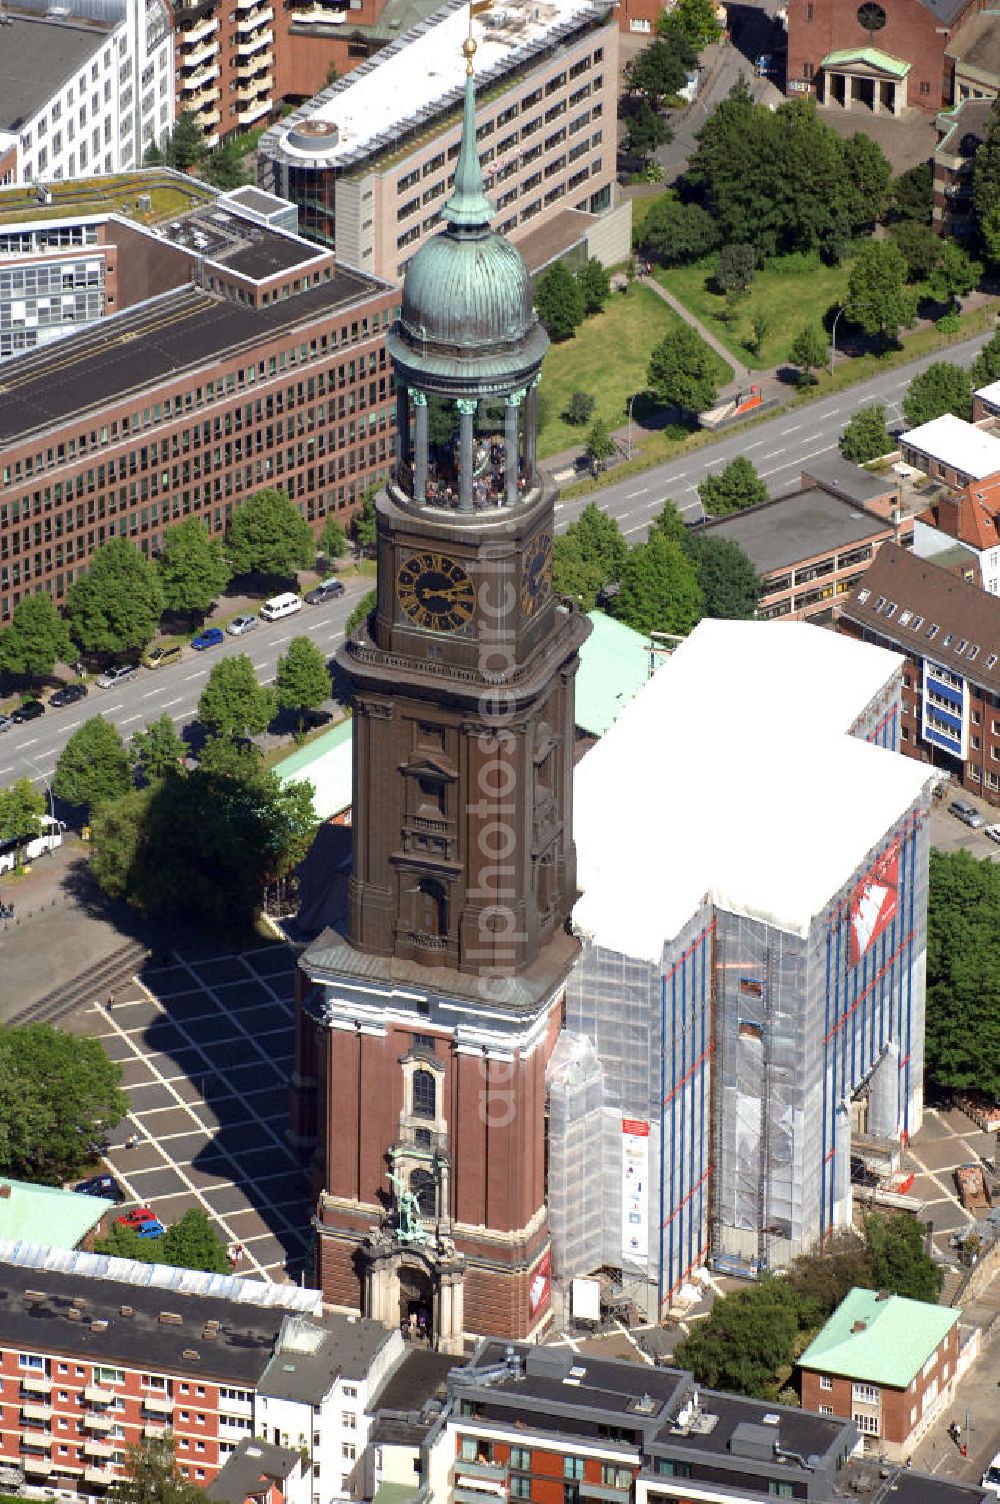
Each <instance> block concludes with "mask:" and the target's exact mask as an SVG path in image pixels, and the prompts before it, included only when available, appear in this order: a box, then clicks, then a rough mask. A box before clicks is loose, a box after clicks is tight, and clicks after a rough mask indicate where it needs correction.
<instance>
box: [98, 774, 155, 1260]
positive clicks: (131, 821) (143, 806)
mask: <svg viewBox="0 0 1000 1504" xmlns="http://www.w3.org/2000/svg"><path fill="white" fill-rule="evenodd" d="M151 800H152V789H151V788H145V789H132V790H131V792H130V793H127V794H122V795H121V796H120V797H119V798H117V799H111V800H109V802H108V803H107V804H103V805H102V806H101V808H100V809H99V810H97V811H96V813H95V814H94V817H93V819H92V820H91V822H90V823H91V832H90V839H91V851H90V875H91V877H92V878H93V879H94V881H95V882H96V884H97V886H98V887H99V888H100V890H101V892H102V893H105V894H107V896H108V897H109V898H124V899H129V898H130V896H131V894H132V892H133V891H134V889H135V886H136V883H137V881H138V878H137V874H138V872H139V871H140V868H141V865H142V862H143V860H144V849H143V847H144V842H145V839H146V827H147V824H148V821H149V807H150V802H151ZM108 1251H109V1252H110V1250H108ZM126 1257H127V1255H126Z"/></svg>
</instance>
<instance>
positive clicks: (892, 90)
mask: <svg viewBox="0 0 1000 1504" xmlns="http://www.w3.org/2000/svg"><path fill="white" fill-rule="evenodd" d="M820 69H821V74H820V77H821V85H820V90H819V102H820V103H821V104H824V105H839V106H840V108H841V109H843V110H852V109H857V110H867V111H868V112H869V114H872V115H893V116H899V115H902V113H903V111H904V110H905V109H906V105H907V98H906V84H907V77H908V75H909V72H910V64H909V63H904V62H901V61H900V59H899V58H895V57H890V55H889V54H888V53H887V52H880V51H879V50H878V48H875V47H860V48H855V49H851V50H845V51H842V52H830V53H828V54H827V56H826V57H825V58H824V59H823V61H822V63H821V64H820Z"/></svg>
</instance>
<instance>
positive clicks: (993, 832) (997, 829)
mask: <svg viewBox="0 0 1000 1504" xmlns="http://www.w3.org/2000/svg"><path fill="white" fill-rule="evenodd" d="M983 835H984V836H989V838H990V840H991V841H996V843H997V845H998V846H1000V825H987V827H986V829H985V830H984V831H983Z"/></svg>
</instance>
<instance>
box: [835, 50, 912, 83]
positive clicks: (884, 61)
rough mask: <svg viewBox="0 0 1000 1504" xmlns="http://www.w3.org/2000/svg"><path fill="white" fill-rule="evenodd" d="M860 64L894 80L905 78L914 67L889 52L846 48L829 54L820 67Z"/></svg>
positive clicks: (855, 65) (848, 66)
mask: <svg viewBox="0 0 1000 1504" xmlns="http://www.w3.org/2000/svg"><path fill="white" fill-rule="evenodd" d="M859 63H863V64H864V65H865V66H866V67H868V68H874V69H875V70H876V71H877V72H879V73H888V74H889V75H890V76H891V77H892V78H905V77H906V75H907V74H908V73H909V71H910V69H911V67H912V66H913V64H912V63H904V62H903V60H902V59H901V58H898V57H892V56H891V55H890V54H889V53H888V52H880V51H879V50H878V48H877V47H844V48H842V49H841V50H840V51H839V52H828V53H827V55H826V57H825V58H824V59H823V61H822V62H821V63H820V67H821V68H850V67H852V66H853V67H857V65H858V64H859Z"/></svg>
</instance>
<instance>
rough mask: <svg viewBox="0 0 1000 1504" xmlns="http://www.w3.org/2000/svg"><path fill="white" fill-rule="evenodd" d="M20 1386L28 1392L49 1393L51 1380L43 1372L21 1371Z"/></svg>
mask: <svg viewBox="0 0 1000 1504" xmlns="http://www.w3.org/2000/svg"><path fill="white" fill-rule="evenodd" d="M21 1388H22V1389H26V1390H27V1391H28V1393H29V1394H51V1393H52V1380H51V1379H50V1378H49V1376H48V1374H44V1373H22V1375H21Z"/></svg>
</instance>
